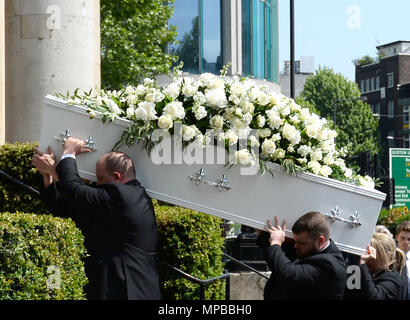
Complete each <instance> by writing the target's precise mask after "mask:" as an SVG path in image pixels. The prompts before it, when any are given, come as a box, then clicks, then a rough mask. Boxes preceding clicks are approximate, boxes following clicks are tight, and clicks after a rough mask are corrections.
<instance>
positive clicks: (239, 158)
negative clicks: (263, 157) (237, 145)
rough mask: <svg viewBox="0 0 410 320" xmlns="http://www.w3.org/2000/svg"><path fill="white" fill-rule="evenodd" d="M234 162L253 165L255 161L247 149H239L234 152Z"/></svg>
mask: <svg viewBox="0 0 410 320" xmlns="http://www.w3.org/2000/svg"><path fill="white" fill-rule="evenodd" d="M235 160H236V163H238V164H242V165H250V164H251V165H253V164H254V163H255V162H254V161H253V159H252V156H251V154H250V153H249V151H248V150H247V149H241V150H239V151H236V152H235Z"/></svg>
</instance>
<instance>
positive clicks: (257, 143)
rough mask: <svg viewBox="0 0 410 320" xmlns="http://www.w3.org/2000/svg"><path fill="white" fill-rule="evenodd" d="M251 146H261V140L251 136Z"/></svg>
mask: <svg viewBox="0 0 410 320" xmlns="http://www.w3.org/2000/svg"><path fill="white" fill-rule="evenodd" d="M249 144H250V146H251V148H253V147H259V146H260V143H259V139H258V138H256V137H255V136H250V137H249Z"/></svg>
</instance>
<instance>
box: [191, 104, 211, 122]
mask: <svg viewBox="0 0 410 320" xmlns="http://www.w3.org/2000/svg"><path fill="white" fill-rule="evenodd" d="M193 110H194V114H195V119H196V120H201V119H203V118H205V117H206V116H207V115H208V112H206V109H205V107H204V106H198V107H195V108H193Z"/></svg>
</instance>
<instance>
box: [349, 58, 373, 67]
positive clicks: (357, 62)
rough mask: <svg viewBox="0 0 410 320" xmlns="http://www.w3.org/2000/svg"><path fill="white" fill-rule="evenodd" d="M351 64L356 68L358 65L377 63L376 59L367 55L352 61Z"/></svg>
mask: <svg viewBox="0 0 410 320" xmlns="http://www.w3.org/2000/svg"><path fill="white" fill-rule="evenodd" d="M352 62H353V64H354V65H355V66H358V65H360V66H365V65H368V64H373V63H377V62H378V58H373V57H371V56H369V55H365V56H363V57H361V58H357V59H354V60H352Z"/></svg>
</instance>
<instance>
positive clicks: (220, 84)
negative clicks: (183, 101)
mask: <svg viewBox="0 0 410 320" xmlns="http://www.w3.org/2000/svg"><path fill="white" fill-rule="evenodd" d="M208 87H210V88H212V89H223V88H225V82H224V80H223V79H222V78H217V77H215V78H214V79H212V80H211V81H210V82H209V83H208Z"/></svg>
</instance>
